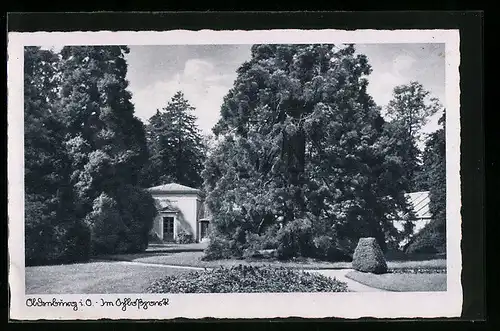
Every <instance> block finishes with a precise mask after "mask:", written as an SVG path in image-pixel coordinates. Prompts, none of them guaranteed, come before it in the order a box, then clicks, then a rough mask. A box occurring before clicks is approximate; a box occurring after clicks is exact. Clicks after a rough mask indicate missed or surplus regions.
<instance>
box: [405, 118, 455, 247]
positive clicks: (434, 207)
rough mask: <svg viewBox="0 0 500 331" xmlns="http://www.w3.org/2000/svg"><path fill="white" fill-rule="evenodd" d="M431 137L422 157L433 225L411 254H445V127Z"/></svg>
mask: <svg viewBox="0 0 500 331" xmlns="http://www.w3.org/2000/svg"><path fill="white" fill-rule="evenodd" d="M439 124H440V125H441V126H442V127H441V128H440V129H438V130H437V131H435V132H433V133H432V134H430V136H429V138H428V140H427V141H426V146H425V150H424V153H423V173H424V174H425V177H423V180H424V181H425V182H426V184H427V186H428V187H429V199H430V202H429V210H430V212H431V214H432V221H431V222H430V223H429V224H428V225H427V226H426V227H425V228H424V229H422V231H421V232H419V233H418V234H417V235H416V236H415V238H413V240H412V241H411V242H410V243H409V244H408V247H407V251H408V252H410V253H411V252H430V253H436V252H439V253H441V252H446V136H445V132H446V123H445V114H444V113H443V115H442V116H441V118H440V119H439Z"/></svg>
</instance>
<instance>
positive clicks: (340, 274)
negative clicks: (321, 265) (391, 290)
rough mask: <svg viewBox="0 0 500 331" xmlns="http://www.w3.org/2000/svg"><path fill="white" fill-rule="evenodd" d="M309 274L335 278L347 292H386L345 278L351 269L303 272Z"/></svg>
mask: <svg viewBox="0 0 500 331" xmlns="http://www.w3.org/2000/svg"><path fill="white" fill-rule="evenodd" d="M304 271H307V272H310V273H318V274H321V275H323V276H327V277H331V278H335V279H337V280H339V281H341V282H344V283H347V287H348V288H349V290H351V291H353V292H386V291H385V290H381V289H378V288H374V287H370V286H366V285H363V284H361V283H358V282H356V281H354V280H352V279H349V278H347V277H346V276H345V275H346V274H347V273H349V272H351V271H353V269H336V270H333V269H323V270H304Z"/></svg>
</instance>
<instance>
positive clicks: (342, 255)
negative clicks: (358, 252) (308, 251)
mask: <svg viewBox="0 0 500 331" xmlns="http://www.w3.org/2000/svg"><path fill="white" fill-rule="evenodd" d="M313 242H314V248H315V257H317V258H319V259H322V260H327V261H343V262H351V261H352V257H351V256H350V255H349V253H348V252H347V251H346V250H345V249H343V248H342V247H341V245H339V243H338V241H337V239H336V238H334V237H332V236H326V235H322V236H319V237H317V238H314V240H313Z"/></svg>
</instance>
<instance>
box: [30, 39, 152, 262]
mask: <svg viewBox="0 0 500 331" xmlns="http://www.w3.org/2000/svg"><path fill="white" fill-rule="evenodd" d="M127 52H128V48H127V47H122V46H89V47H86V46H85V47H84V46H71V47H64V48H63V49H62V50H61V53H60V54H54V53H52V52H51V51H45V50H41V49H39V48H26V49H25V63H26V65H25V71H26V72H25V105H26V106H25V117H26V124H25V125H26V128H27V130H26V147H27V148H26V150H27V153H26V164H25V168H26V174H27V175H26V191H27V193H29V194H30V196H28V197H27V199H26V242H27V245H26V246H27V249H26V251H27V253H26V254H27V263H31V262H32V263H45V262H50V261H54V260H57V259H58V256H60V255H64V259H65V260H69V261H72V260H79V259H86V258H88V257H89V255H90V254H98V253H104V252H106V253H110V252H126V251H138V250H142V249H144V248H145V247H146V246H147V237H148V236H147V234H148V232H149V230H150V228H151V226H152V220H153V217H154V215H155V213H156V209H155V206H154V201H153V199H152V197H151V196H150V195H149V194H148V193H147V192H144V191H142V190H141V189H139V188H138V187H137V184H138V174H139V172H140V170H141V168H142V167H143V164H144V162H145V160H147V146H146V140H145V133H144V128H143V124H142V123H141V121H140V120H139V119H137V118H136V117H135V116H134V106H133V104H132V103H131V101H130V99H131V95H130V93H129V92H128V91H127V87H128V82H127V81H126V79H125V76H126V72H127V64H126V62H125V58H124V55H125V54H126V53H127ZM40 155H45V157H43V158H40ZM44 192H45V193H44ZM41 236H42V237H45V238H46V239H44V240H45V241H43V240H41V239H40V237H41ZM51 240H52V241H54V242H55V244H53V245H50V244H48V243H49V242H50V241H51ZM40 246H43V249H41V247H40ZM30 252H32V253H30ZM31 254H40V256H44V257H45V259H46V260H48V261H36V260H37V259H36V258H35V259H33V258H32V257H31Z"/></svg>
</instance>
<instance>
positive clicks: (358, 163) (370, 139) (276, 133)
mask: <svg viewBox="0 0 500 331" xmlns="http://www.w3.org/2000/svg"><path fill="white" fill-rule="evenodd" d="M370 71H371V69H370V66H369V65H368V62H367V59H366V57H365V56H364V55H356V54H355V49H354V47H353V46H352V45H349V46H346V47H336V46H334V45H254V46H253V47H252V58H251V60H250V61H248V62H246V63H244V64H243V65H242V66H241V67H240V68H239V69H238V76H237V79H236V81H235V83H234V87H233V88H232V89H231V90H230V91H229V93H228V95H227V96H226V97H225V98H224V103H223V105H222V107H221V119H220V121H219V122H218V123H217V125H216V127H215V128H214V133H215V134H216V135H218V136H219V140H220V141H221V142H220V143H219V144H218V146H217V147H216V148H215V150H214V151H213V152H212V154H211V156H210V157H209V159H208V162H207V165H206V169H205V172H204V178H205V186H206V190H207V192H208V198H207V202H208V204H209V207H210V209H211V211H212V213H213V219H214V221H213V222H214V228H213V230H214V231H213V232H212V233H213V237H214V238H213V240H212V241H211V244H210V246H209V253H210V250H213V251H214V250H222V251H224V252H233V254H234V253H235V252H236V254H237V253H238V252H243V251H244V250H245V249H246V248H248V247H249V246H252V239H251V238H255V235H262V234H263V233H264V232H266V231H267V230H266V229H279V230H277V233H276V234H275V237H276V238H278V243H277V245H278V249H279V250H280V251H281V252H282V255H283V256H285V257H286V256H290V255H309V254H311V252H312V251H313V250H314V248H315V247H316V246H315V239H319V237H322V236H328V238H329V241H330V242H331V243H332V245H333V246H335V248H336V249H338V250H343V251H345V252H346V253H352V249H353V248H354V245H355V243H356V241H357V239H358V238H359V237H363V236H374V237H376V238H377V240H378V241H379V243H380V244H381V245H382V246H383V247H385V243H386V241H385V239H386V237H387V236H389V235H390V234H392V233H394V228H393V227H392V223H390V222H388V221H387V216H388V215H389V214H392V213H394V212H395V210H396V208H397V207H401V208H406V207H405V201H404V196H403V194H402V192H403V191H402V189H401V187H400V183H399V178H398V177H397V176H398V174H399V173H400V172H401V164H400V160H399V159H398V158H397V157H391V154H390V153H391V151H392V146H391V143H392V141H391V139H390V138H389V137H385V136H384V135H383V134H384V131H383V129H382V124H383V120H382V118H381V116H380V111H379V109H378V107H376V105H375V104H374V102H373V100H372V98H371V97H370V96H369V95H368V94H367V93H366V88H367V85H368V82H367V80H366V77H365V76H366V75H368V74H369V73H370ZM394 177H396V178H394ZM316 242H317V240H316ZM227 247H229V248H230V249H227V250H224V249H225V248H227ZM222 255H224V254H222Z"/></svg>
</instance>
